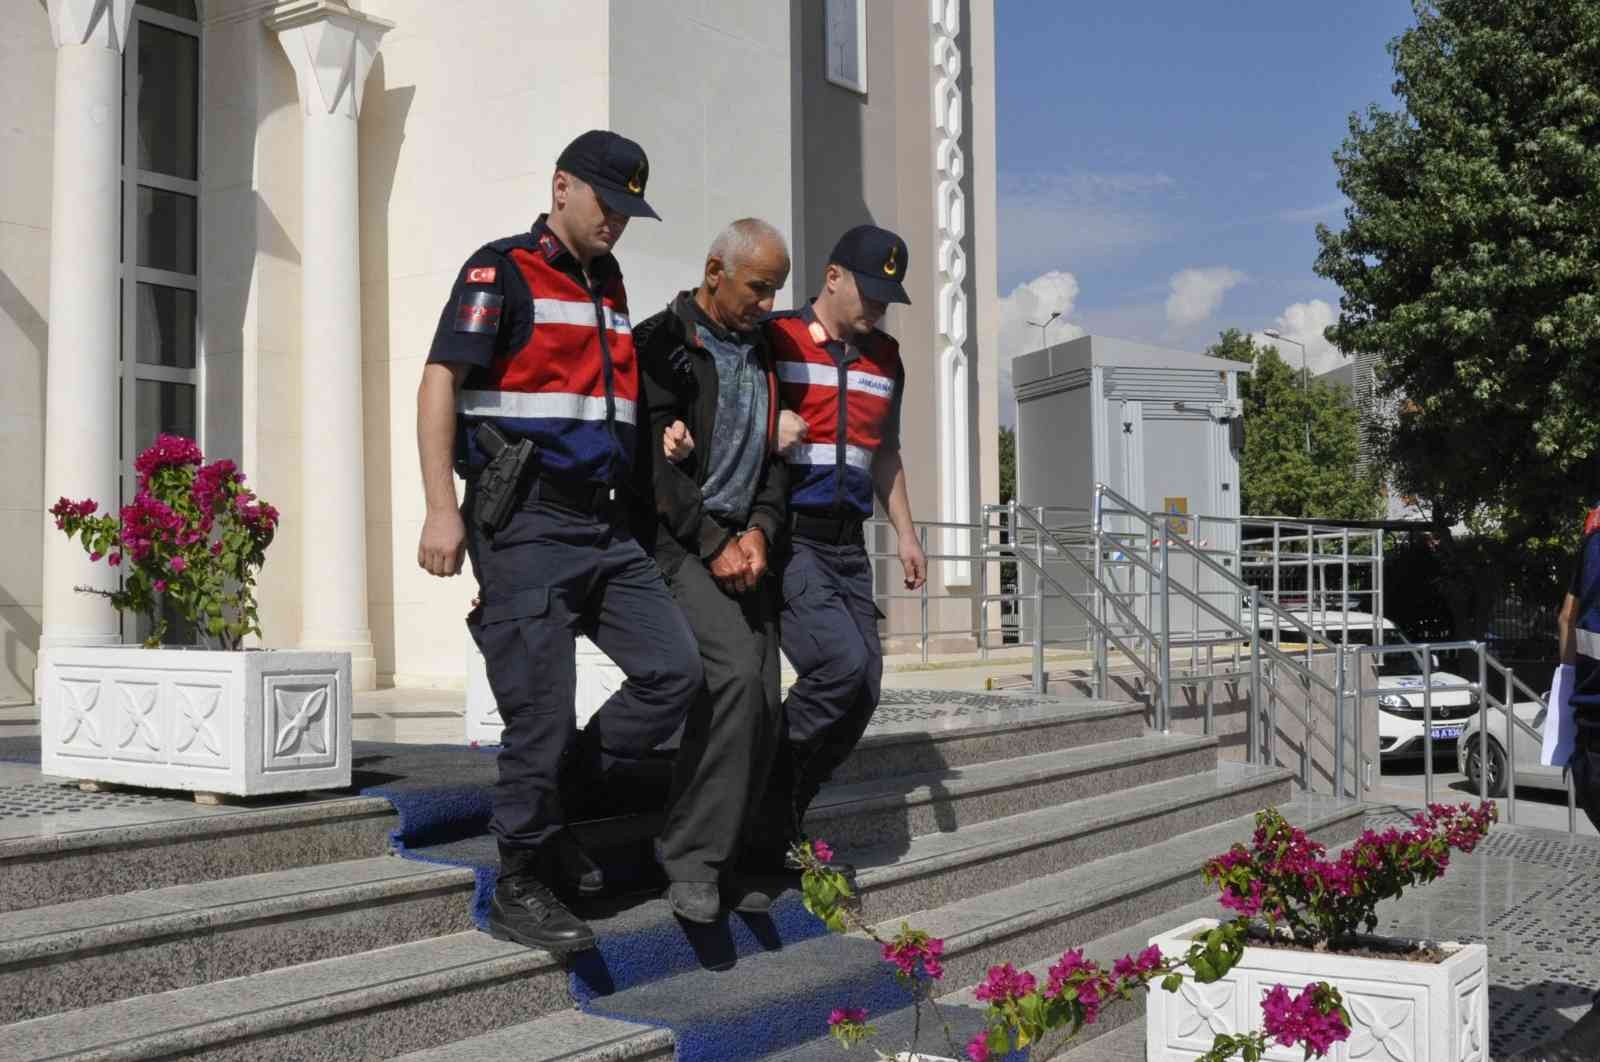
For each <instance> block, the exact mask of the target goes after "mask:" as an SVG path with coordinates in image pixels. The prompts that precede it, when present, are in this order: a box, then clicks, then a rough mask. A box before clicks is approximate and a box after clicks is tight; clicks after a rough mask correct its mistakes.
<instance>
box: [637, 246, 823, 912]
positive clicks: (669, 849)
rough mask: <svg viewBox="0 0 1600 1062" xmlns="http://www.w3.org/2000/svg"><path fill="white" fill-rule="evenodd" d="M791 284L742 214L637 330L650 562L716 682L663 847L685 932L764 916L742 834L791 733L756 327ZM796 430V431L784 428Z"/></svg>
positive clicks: (688, 749) (682, 772)
mask: <svg viewBox="0 0 1600 1062" xmlns="http://www.w3.org/2000/svg"><path fill="white" fill-rule="evenodd" d="M788 276H789V252H788V249H787V247H786V246H785V244H784V240H783V236H782V235H781V234H780V233H779V232H778V230H777V229H775V228H773V227H772V226H771V225H769V224H767V223H766V222H764V221H760V220H758V219H756V218H744V219H742V220H739V221H735V222H733V223H732V224H731V225H729V226H728V227H727V228H726V229H724V230H723V231H722V232H721V233H720V234H719V235H718V236H717V238H716V240H715V241H714V242H713V243H712V245H711V249H710V251H709V252H708V253H707V254H706V263H705V273H704V276H703V278H702V280H701V283H700V285H699V286H698V287H697V288H694V289H693V290H690V291H685V292H682V293H680V294H679V295H678V296H677V298H675V299H674V300H673V301H672V303H671V304H670V305H669V306H668V307H667V308H666V309H665V310H662V311H661V312H660V313H658V314H656V315H654V316H653V317H650V318H649V319H647V320H645V321H643V322H641V323H640V324H638V325H637V326H635V328H634V332H633V335H634V343H635V346H636V348H637V350H638V351H639V365H640V372H641V378H642V380H643V385H644V386H643V391H644V401H645V403H646V404H647V406H648V408H649V416H650V433H651V437H652V438H656V439H660V440H661V442H662V451H663V452H662V453H659V454H656V455H655V456H656V460H655V475H654V480H655V495H656V514H657V526H656V527H655V529H654V530H655V537H656V542H655V556H656V561H657V563H658V564H660V566H661V570H662V573H663V574H664V575H665V576H666V579H667V584H668V586H669V587H670V588H671V590H672V595H673V597H674V598H675V599H676V600H677V602H678V605H679V607H680V608H681V609H682V610H683V613H684V615H685V616H686V617H687V618H688V620H689V626H690V628H691V629H692V630H693V631H694V634H695V638H696V639H697V640H698V641H699V643H700V657H701V660H702V662H703V664H704V671H705V681H704V684H703V686H702V688H701V690H700V692H699V694H698V696H697V697H696V700H695V703H694V705H693V706H692V707H691V708H690V710H689V717H688V721H687V723H686V724H685V727H684V734H683V743H682V746H681V748H680V749H679V752H678V759H677V763H676V766H675V768H674V776H673V785H672V797H671V801H670V806H669V810H668V813H667V823H666V827H665V828H664V829H663V831H662V834H661V837H660V840H659V841H658V842H657V853H658V857H659V859H660V861H661V864H662V867H663V868H664V869H665V870H666V873H667V877H668V879H669V880H670V882H671V884H670V886H669V888H668V890H667V898H668V900H669V901H670V902H671V904H672V909H673V911H674V913H676V914H677V915H678V916H679V917H680V918H682V919H684V920H685V921H688V922H694V923H700V924H706V923H711V922H714V921H716V920H717V918H718V917H719V915H720V913H721V910H722V906H723V901H724V898H726V901H727V905H728V906H731V907H732V908H734V909H735V910H738V911H743V912H747V913H760V912H764V911H766V910H767V909H768V908H769V907H770V906H771V903H772V900H771V895H770V893H769V892H767V891H766V890H765V889H763V888H760V887H759V886H758V885H757V884H755V883H753V882H751V881H750V880H744V879H741V878H740V877H739V876H738V870H737V866H738V861H739V855H740V851H741V847H742V843H743V840H744V837H745V834H746V832H747V831H751V830H760V829H764V828H765V827H764V824H761V823H758V822H755V821H753V820H754V819H755V818H756V817H757V816H756V814H755V813H754V812H753V811H752V809H754V808H756V807H757V806H758V805H759V804H760V802H761V800H762V797H763V795H764V793H765V791H766V789H767V780H768V773H769V772H770V770H771V769H772V765H773V757H774V754H775V752H776V750H777V748H778V746H779V742H780V740H781V738H782V735H783V722H782V714H783V708H782V702H781V701H780V699H779V691H778V676H779V671H778V668H779V664H778V631H777V615H778V596H777V595H778V590H777V587H776V585H775V582H776V581H775V580H773V579H768V578H766V576H767V557H768V553H769V551H770V550H771V549H772V547H773V546H774V545H776V544H777V540H778V537H779V535H780V534H781V533H782V532H783V529H784V527H785V522H786V519H787V508H788V503H787V497H788V470H787V465H786V464H785V463H784V461H783V459H782V457H781V450H782V449H783V447H784V444H785V443H787V442H792V441H794V440H792V439H783V440H780V438H779V423H780V418H779V409H778V386H777V377H776V375H775V374H774V371H773V364H772V358H771V355H770V353H769V351H768V349H767V345H766V341H765V339H764V338H763V334H762V329H761V321H762V319H763V318H764V317H765V316H766V315H767V314H768V313H770V312H771V311H772V304H773V299H774V297H775V296H776V295H777V293H778V290H779V289H780V288H782V287H783V285H784V282H785V281H786V280H787V279H788ZM786 423H787V422H786Z"/></svg>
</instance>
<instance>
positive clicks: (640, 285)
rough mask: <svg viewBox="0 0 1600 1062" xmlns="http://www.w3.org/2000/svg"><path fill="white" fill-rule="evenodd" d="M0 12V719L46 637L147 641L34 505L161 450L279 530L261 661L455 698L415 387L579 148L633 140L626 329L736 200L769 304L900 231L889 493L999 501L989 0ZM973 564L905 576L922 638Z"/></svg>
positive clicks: (284, 2)
mask: <svg viewBox="0 0 1600 1062" xmlns="http://www.w3.org/2000/svg"><path fill="white" fill-rule="evenodd" d="M0 12H3V14H4V16H5V25H6V27H7V30H6V32H5V33H4V34H3V35H0V93H3V102H0V108H3V109H4V111H5V114H6V121H4V122H3V123H0V187H3V188H4V190H5V191H4V195H0V364H3V365H4V366H5V369H6V372H5V377H6V380H7V382H8V386H6V387H5V388H4V389H3V390H0V541H3V543H4V547H5V548H4V550H3V551H0V647H3V650H4V656H3V663H4V666H3V668H0V704H6V703H26V702H27V701H28V700H30V699H31V698H32V695H33V690H32V686H33V672H34V668H35V658H36V653H37V651H38V649H39V647H40V646H41V645H43V646H50V645H66V644H91V645H92V644H115V643H120V642H124V641H129V640H133V639H135V638H136V636H137V634H138V632H137V631H135V630H132V629H131V628H130V626H129V625H128V623H126V622H124V621H119V618H118V617H117V616H116V614H115V613H114V612H112V611H111V610H110V608H109V607H108V606H107V605H106V604H105V603H104V601H103V599H102V598H99V597H95V596H93V595H90V594H84V593H81V592H78V591H77V590H76V589H75V588H77V587H98V588H102V589H103V588H106V587H108V586H111V585H114V584H113V580H114V578H115V573H114V572H113V571H112V570H111V569H109V568H107V567H105V566H104V565H103V564H100V565H91V564H90V563H89V562H88V560H87V558H86V557H85V556H84V555H83V554H82V552H81V550H80V549H79V548H78V547H77V545H76V544H74V543H70V542H68V541H67V540H66V539H65V537H64V536H62V535H61V534H60V533H59V532H57V531H56V530H55V528H54V526H53V523H52V522H51V520H50V518H49V517H48V515H47V513H46V510H47V509H48V508H49V506H50V504H52V503H53V502H54V501H55V499H56V498H57V497H61V496H67V497H71V498H82V497H93V498H96V499H97V500H100V501H101V503H102V505H103V506H107V507H109V506H113V505H115V504H117V503H118V502H119V501H126V500H128V499H129V498H130V497H131V468H132V458H133V456H134V454H136V453H137V452H138V451H139V450H140V449H142V448H143V447H144V446H145V445H146V444H147V443H148V442H149V440H150V439H151V438H153V437H154V435H155V434H157V433H158V432H161V431H168V432H175V433H178V434H184V435H189V436H192V437H195V438H197V439H198V440H199V441H200V443H201V445H202V446H203V448H204V450H205V452H206V454H207V456H208V457H231V458H233V459H234V460H236V461H238V462H239V464H240V466H241V467H242V468H243V469H244V470H245V471H246V472H247V473H248V474H249V476H250V481H251V484H252V486H253V487H254V488H255V489H256V490H257V491H258V493H259V494H260V495H261V496H262V497H263V498H265V499H266V500H268V501H270V502H272V503H273V504H274V505H276V506H277V507H278V508H279V509H280V510H282V512H283V515H284V519H283V523H282V525H281V529H280V532H279V535H278V539H277V541H275V542H274V544H273V546H272V548H271V550H270V551H269V554H268V562H267V566H266V568H265V569H264V571H263V573H262V579H261V584H260V601H261V606H262V624H263V628H264V632H265V636H264V639H263V642H264V644H266V645H269V646H304V647H309V648H320V649H339V650H345V651H348V652H350V653H351V655H352V660H353V663H354V676H355V682H356V685H357V687H358V688H360V687H371V686H373V685H375V684H377V685H388V684H391V683H392V684H396V685H424V686H430V685H431V686H452V685H457V684H459V683H460V682H461V681H462V678H463V673H464V659H463V656H464V654H463V646H464V640H463V635H462V618H463V616H464V615H465V612H466V609H467V607H468V602H469V600H470V598H471V596H472V592H473V587H472V583H471V579H470V576H467V577H463V578H459V579H454V580H440V579H434V578H432V577H430V576H428V575H426V574H425V573H424V572H422V571H421V570H420V569H419V568H418V567H417V566H416V563H415V554H416V542H417V536H418V532H419V530H420V526H421V520H422V516H423V503H422V494H421V485H420V481H419V478H418V473H417V464H416V449H415V441H414V439H415V391H416V384H417V380H418V376H419V373H420V371H421V366H422V362H423V359H424V357H425V355H426V353H427V349H428V345H429V341H430V339H431V337H432V334H433V329H434V326H435V323H436V321H437V317H438V313H439V310H440V307H441V306H442V305H443V301H444V299H445V298H446V296H447V294H448V292H449V290H450V286H451V282H452V280H453V279H454V276H455V273H456V271H457V269H458V268H459V267H460V265H461V263H462V261H464V260H465V258H466V257H467V256H468V255H469V254H470V253H471V252H472V251H473V250H474V249H475V248H476V247H478V246H479V245H481V244H482V243H484V242H487V241H488V240H491V239H494V238H497V237H500V236H505V235H509V234H511V233H514V232H517V231H521V230H523V229H526V227H527V226H528V225H529V223H530V222H531V221H532V220H533V218H534V217H535V216H536V215H537V214H538V213H540V212H541V211H543V210H544V209H545V206H546V204H547V201H548V197H549V181H550V173H551V167H552V164H553V161H554V159H555V157H556V155H557V154H558V153H559V151H560V149H561V148H562V146H564V145H565V144H566V143H567V142H568V141H569V140H570V139H571V138H572V137H574V136H576V135H577V134H578V133H580V132H582V131H583V130H585V129H589V128H611V129H615V130H617V131H618V132H621V133H623V134H625V135H627V136H630V137H632V138H634V139H636V140H638V141H639V142H640V143H641V144H642V145H643V146H644V147H645V150H646V151H647V152H648V153H649V155H650V160H651V183H650V198H651V202H652V203H653V204H654V205H655V206H656V207H657V209H658V210H659V211H660V212H661V214H662V216H663V218H664V219H665V220H664V221H662V222H660V223H652V222H647V221H641V222H639V223H637V224H635V225H633V226H631V227H630V229H629V231H628V233H627V235H626V237H625V238H624V239H623V241H622V242H621V244H620V245H619V248H618V257H619V258H620V260H621V262H622V266H623V270H624V273H625V275H626V277H627V282H628V289H629V295H630V303H631V307H632V312H633V316H634V317H635V319H642V318H643V317H644V316H646V315H648V314H650V313H653V312H654V311H655V310H657V309H659V308H660V307H661V306H663V305H664V304H665V303H666V301H667V300H668V298H669V297H670V296H671V295H672V294H673V293H674V292H676V291H677V290H679V289H681V288H684V287H689V286H692V285H693V284H694V283H695V282H696V281H697V279H698V277H699V274H700V269H701V263H702V259H703V256H704V252H705V248H706V246H707V244H708V243H709V241H710V239H711V237H712V236H713V235H714V234H715V233H716V231H717V230H718V229H719V228H721V226H722V225H723V224H725V223H726V222H727V221H730V220H732V219H734V218H736V217H742V216H746V215H755V216H759V217H763V218H766V219H767V220H769V221H771V222H772V223H773V224H775V225H777V226H778V228H779V229H781V230H783V231H784V232H785V233H786V234H787V235H788V237H789V239H790V242H791V245H792V248H793V251H794V260H795V269H794V274H793V276H792V278H791V282H790V285H789V287H788V289H786V291H785V292H784V294H783V295H782V296H781V297H780V305H793V304H795V303H796V302H797V301H799V300H803V299H804V298H805V297H806V295H807V294H808V293H809V292H810V291H811V290H812V289H813V288H814V286H815V285H816V284H817V283H818V282H819V279H820V277H821V274H822V270H823V267H824V266H825V264H826V255H827V252H828V250H829V248H830V247H831V245H832V242H833V240H834V238H835V237H836V236H837V235H838V234H839V233H840V232H842V231H843V230H844V229H846V228H848V227H849V226H851V225H854V224H858V223H861V222H869V221H870V222H874V223H876V224H879V225H883V226H885V227H888V228H892V229H895V230H896V231H898V232H900V233H901V234H902V235H903V236H904V237H905V238H906V240H907V241H908V243H909V245H910V248H911V254H912V270H911V272H910V274H909V275H908V276H907V278H906V281H907V287H908V290H909V291H910V293H911V297H912V299H913V302H914V304H913V305H912V306H911V307H896V308H894V309H893V310H892V311H891V314H890V317H889V318H888V320H887V322H886V327H887V328H888V330H889V331H891V332H892V333H894V334H895V335H896V336H897V337H898V338H899V340H900V343H901V348H902V351H903V352H904V354H905V356H906V359H907V369H908V381H907V383H908V392H907V395H906V400H905V413H904V425H903V430H902V435H903V440H904V447H905V451H906V453H907V466H908V471H909V476H910V485H911V491H912V498H913V503H914V507H915V509H916V511H917V515H918V517H919V518H921V519H924V520H947V521H956V522H962V521H967V520H971V519H974V518H975V515H976V513H977V512H978V511H979V508H980V506H981V504H982V501H983V500H984V499H986V498H990V499H992V498H993V497H994V496H995V494H996V492H997V468H996V445H995V438H996V395H995V393H994V380H995V378H996V374H995V371H994V366H993V359H994V358H995V356H996V349H995V348H996V331H997V311H996V297H995V233H994V227H995V226H994V215H995V172H994V33H993V30H994V11H993V2H992V0H872V2H871V3H870V4H869V3H868V2H867V0H760V2H750V0H609V2H605V0H568V2H556V0H541V2H538V3H530V2H528V0H451V2H441V0H359V2H356V3H349V4H346V3H343V2H338V0H279V2H261V0H141V2H138V3H135V2H134V0H47V2H45V3H41V2H40V0H0ZM980 381H981V385H980ZM941 539H942V541H941ZM930 545H931V548H932V550H935V551H937V550H940V549H945V550H947V551H958V550H960V549H963V548H965V547H966V546H967V542H966V540H965V536H962V535H960V534H959V533H955V532H948V533H946V534H944V535H942V536H938V537H935V538H934V539H932V540H931V542H930ZM972 567H973V566H971V565H963V564H959V563H945V564H935V565H933V566H932V575H933V577H934V579H935V581H936V584H937V585H936V587H935V589H936V592H937V593H938V594H941V595H943V594H950V595H954V596H953V597H951V598H948V599H946V600H943V601H941V602H940V603H939V604H938V606H937V607H936V608H935V614H934V617H933V622H932V623H930V626H931V627H933V628H934V629H937V630H946V631H953V632H956V634H957V635H959V633H960V631H961V629H962V627H963V625H966V626H967V627H968V628H970V627H971V626H972V624H973V623H975V616H976V608H975V605H974V604H973V603H972V601H971V600H969V598H970V597H971V596H972V595H973V594H975V593H976V589H975V587H974V586H973V585H972V584H973V582H974V573H973V571H972ZM885 570H886V571H887V570H888V569H887V568H886V569H885ZM902 606H903V607H902ZM915 608H916V605H915V603H913V602H895V607H894V608H892V609H891V610H890V611H891V618H890V621H889V623H890V627H891V628H899V629H904V628H906V627H908V626H910V625H912V624H911V623H907V622H901V620H903V619H906V618H908V617H910V616H912V615H913V614H914V610H915ZM912 622H914V621H912ZM958 640H959V639H958Z"/></svg>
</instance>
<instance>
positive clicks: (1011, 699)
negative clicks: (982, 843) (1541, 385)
mask: <svg viewBox="0 0 1600 1062" xmlns="http://www.w3.org/2000/svg"><path fill="white" fill-rule="evenodd" d="M899 695H900V696H901V697H909V696H911V693H910V691H899ZM885 696H886V697H889V696H893V694H886V695H885ZM1144 716H1145V709H1144V707H1143V706H1142V705H1139V704H1133V703H1127V702H1114V701H1094V700H1067V699H1065V698H1061V697H1045V696H1038V695H1035V694H1033V693H1031V692H1018V693H1007V694H965V693H959V692H949V693H942V692H929V693H927V694H926V695H919V699H918V700H917V701H913V702H907V701H891V702H889V703H885V704H882V705H880V706H879V708H878V711H877V713H876V714H875V715H874V717H873V722H872V727H871V728H870V729H869V730H868V731H867V733H866V735H865V736H864V737H863V738H862V739H861V743H860V744H859V745H857V746H856V749H855V751H854V753H852V754H851V756H850V759H848V760H847V761H845V763H844V764H843V765H841V766H840V768H839V769H838V770H837V771H836V772H834V776H833V780H834V781H835V782H838V783H845V782H861V781H868V780H871V779H874V778H886V777H895V776H899V775H906V774H921V773H926V772H929V771H939V770H946V769H949V768H953V767H964V766H967V765H969V764H974V763H985V762H990V761H994V760H1003V759H1007V758H1009V757H1012V756H1028V755H1033V754H1034V753H1039V752H1051V751H1054V750H1056V749H1065V748H1081V747H1083V746H1086V745H1093V744H1097V743H1099V742H1102V741H1118V740H1122V739H1125V738H1135V737H1139V736H1140V735H1142V734H1143V733H1144V731H1145V724H1144Z"/></svg>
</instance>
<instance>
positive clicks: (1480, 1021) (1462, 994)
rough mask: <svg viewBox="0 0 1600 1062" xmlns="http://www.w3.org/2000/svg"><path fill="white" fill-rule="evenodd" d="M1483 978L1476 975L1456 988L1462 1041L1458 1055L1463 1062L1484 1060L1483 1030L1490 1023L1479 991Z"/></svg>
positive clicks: (1458, 1020) (1457, 1024) (1480, 1061)
mask: <svg viewBox="0 0 1600 1062" xmlns="http://www.w3.org/2000/svg"><path fill="white" fill-rule="evenodd" d="M1482 984H1483V978H1481V977H1474V978H1471V979H1469V980H1467V981H1464V982H1462V983H1461V984H1460V985H1459V986H1457V988H1456V1032H1457V1034H1458V1036H1459V1037H1460V1042H1459V1044H1458V1045H1457V1048H1456V1057H1457V1058H1459V1059H1460V1060H1461V1062H1484V1054H1483V1050H1484V1043H1483V1041H1484V1035H1483V1030H1484V1028H1485V1027H1486V1026H1487V1025H1488V1022H1487V1021H1486V1020H1485V1015H1484V1014H1483V1008H1482V1006H1481V1003H1482V1001H1483V998H1484V996H1483V993H1481V992H1480V991H1478V989H1479V987H1480V986H1481V985H1482Z"/></svg>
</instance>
